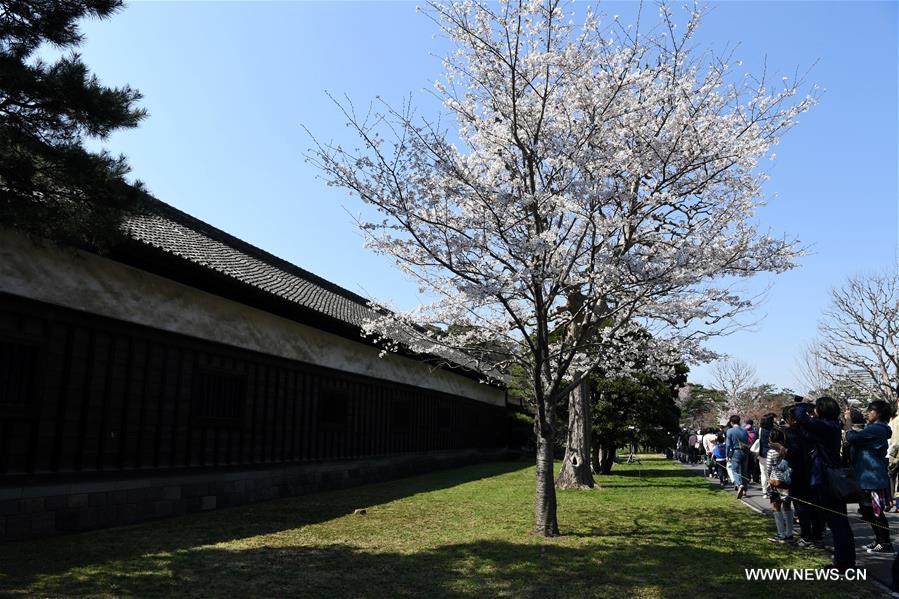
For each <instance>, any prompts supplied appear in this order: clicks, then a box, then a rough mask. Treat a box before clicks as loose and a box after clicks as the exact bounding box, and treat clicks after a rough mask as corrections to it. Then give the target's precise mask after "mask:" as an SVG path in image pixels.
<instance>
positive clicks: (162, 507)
mask: <svg viewBox="0 0 899 599" xmlns="http://www.w3.org/2000/svg"><path fill="white" fill-rule="evenodd" d="M171 515H172V502H171V501H157V502H156V503H155V504H154V514H153V516H154V517H156V518H165V517H167V516H171Z"/></svg>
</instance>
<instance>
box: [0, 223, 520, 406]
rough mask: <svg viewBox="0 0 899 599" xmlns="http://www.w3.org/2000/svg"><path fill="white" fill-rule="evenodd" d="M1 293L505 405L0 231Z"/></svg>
mask: <svg viewBox="0 0 899 599" xmlns="http://www.w3.org/2000/svg"><path fill="white" fill-rule="evenodd" d="M0 291H4V292H6V293H10V294H14V295H19V296H23V297H28V298H31V299H35V300H40V301H43V302H48V303H52V304H57V305H60V306H66V307H69V308H74V309H77V310H83V311H85V312H90V313H94V314H100V315H103V316H109V317H111V318H116V319H119V320H124V321H128V322H133V323H137V324H142V325H148V326H152V327H155V328H158V329H163V330H166V331H172V332H175V333H181V334H184V335H190V336H192V337H198V338H201V339H207V340H210V341H217V342H219V343H225V344H228V345H233V346H236V347H242V348H246V349H250V350H254V351H259V352H263V353H266V354H272V355H276V356H281V357H284V358H289V359H293V360H299V361H302V362H307V363H311V364H317V365H320V366H326V367H329V368H335V369H338V370H344V371H349V372H354V373H357V374H362V375H366V376H371V377H375V378H379V379H385V380H388V381H394V382H397V383H405V384H408V385H415V386H416V387H423V388H426V389H433V390H436V391H442V392H444V393H450V394H453V395H461V396H463V397H468V398H471V399H476V400H478V401H483V402H485V403H490V404H494V405H504V403H505V394H504V392H503V391H501V390H499V389H496V388H494V387H491V386H489V385H485V384H481V383H478V382H477V381H473V380H471V379H468V378H466V377H463V376H460V375H458V374H455V373H453V372H448V371H446V370H441V369H437V368H432V367H430V366H428V365H426V364H423V363H421V362H418V361H416V360H412V359H409V358H405V357H402V356H396V355H387V356H385V357H384V358H379V357H378V350H377V349H375V348H373V347H370V346H368V345H365V344H363V343H360V342H356V341H352V340H350V339H346V338H343V337H339V336H337V335H333V334H331V333H326V332H324V331H320V330H318V329H314V328H312V327H308V326H305V325H301V324H299V323H296V322H293V321H291V320H287V319H285V318H281V317H279V316H275V315H273V314H270V313H268V312H264V311H262V310H257V309H255V308H251V307H249V306H246V305H244V304H240V303H237V302H233V301H230V300H227V299H225V298H222V297H219V296H217V295H212V294H210V293H206V292H203V291H200V290H197V289H194V288H192V287H188V286H186V285H182V284H180V283H176V282H175V281H172V280H169V279H166V278H164V277H159V276H156V275H154V274H151V273H148V272H145V271H142V270H139V269H136V268H132V267H130V266H127V265H125V264H121V263H119V262H115V261H113V260H109V259H106V258H102V257H100V256H95V255H93V254H88V253H83V252H74V251H72V250H65V249H60V248H55V247H52V246H36V245H34V244H33V243H32V242H30V241H29V240H28V239H26V238H25V237H23V236H21V235H19V234H17V233H15V232H11V231H8V230H0Z"/></svg>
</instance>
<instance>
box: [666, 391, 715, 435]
mask: <svg viewBox="0 0 899 599" xmlns="http://www.w3.org/2000/svg"><path fill="white" fill-rule="evenodd" d="M677 407H678V409H679V410H680V414H681V425H682V426H684V427H686V428H688V429H690V430H699V429H703V428H706V427H710V426H717V425H718V424H719V422H720V416H721V412H722V411H723V409H724V392H723V391H721V390H719V389H711V388H709V387H704V386H703V385H698V384H690V385H684V386H683V387H681V389H680V391H679V392H678V397H677Z"/></svg>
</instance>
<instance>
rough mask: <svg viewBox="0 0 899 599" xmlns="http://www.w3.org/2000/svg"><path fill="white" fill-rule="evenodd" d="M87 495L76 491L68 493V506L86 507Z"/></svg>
mask: <svg viewBox="0 0 899 599" xmlns="http://www.w3.org/2000/svg"><path fill="white" fill-rule="evenodd" d="M87 502H88V495H87V493H78V494H77V495H69V501H68V505H69V507H70V508H73V509H74V508H82V507H87Z"/></svg>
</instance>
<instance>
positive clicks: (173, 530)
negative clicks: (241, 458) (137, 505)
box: [0, 461, 530, 596]
mask: <svg viewBox="0 0 899 599" xmlns="http://www.w3.org/2000/svg"><path fill="white" fill-rule="evenodd" d="M528 465H530V464H529V463H526V462H522V461H501V462H489V463H483V464H476V465H473V466H466V467H462V468H454V469H448V470H441V471H438V472H433V473H430V474H426V475H422V476H414V477H409V478H404V479H398V480H392V481H387V482H383V483H375V484H367V485H362V486H357V487H352V488H348V489H341V490H338V491H329V492H322V493H315V494H312V495H304V496H298V497H288V498H283V499H275V500H272V501H266V502H261V503H255V504H250V505H246V506H240V507H234V508H227V509H221V510H216V511H212V512H205V513H195V514H188V515H185V516H179V517H175V518H168V519H165V520H157V521H153V522H145V523H142V524H137V525H134V526H124V527H118V528H110V529H103V530H94V531H88V532H82V533H75V534H70V535H63V536H58V537H51V538H45V539H36V540H31V541H22V542H11V543H0V596H2V592H3V589H4V588H5V586H6V585H5V584H4V581H8V580H11V579H16V580H36V579H37V578H38V577H44V576H53V575H55V574H57V573H61V572H65V571H69V570H71V569H73V568H79V567H92V565H96V564H103V563H106V562H108V561H115V560H129V559H132V558H139V557H140V556H144V555H148V554H162V553H174V554H178V552H180V551H182V550H187V551H192V548H195V547H198V546H201V545H212V544H215V543H220V542H225V541H231V540H234V539H242V538H247V537H255V536H258V535H265V534H270V533H275V532H279V531H284V530H290V529H295V528H300V527H302V526H307V525H311V524H317V523H320V522H325V521H328V520H333V519H335V518H339V517H342V516H345V515H347V514H351V513H353V511H354V510H355V509H357V508H371V507H374V506H377V505H381V504H385V503H389V502H391V501H395V500H398V499H402V498H404V497H410V496H412V495H417V494H419V493H428V492H431V491H437V490H440V489H448V488H450V487H454V486H457V485H462V484H465V483H469V482H473V481H476V480H480V479H484V478H490V477H494V476H498V475H502V474H507V473H510V472H514V471H517V470H520V469H522V468H524V467H526V466H528Z"/></svg>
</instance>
